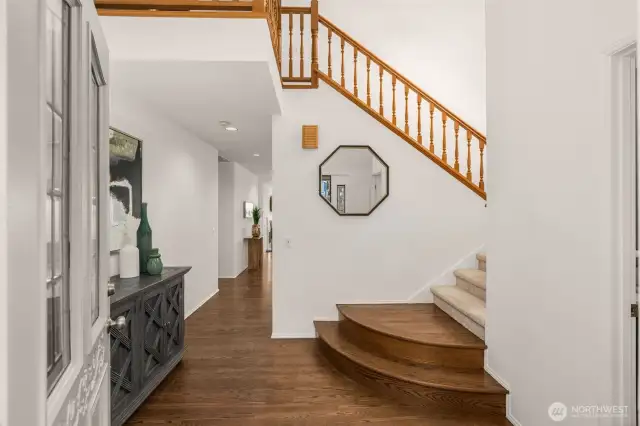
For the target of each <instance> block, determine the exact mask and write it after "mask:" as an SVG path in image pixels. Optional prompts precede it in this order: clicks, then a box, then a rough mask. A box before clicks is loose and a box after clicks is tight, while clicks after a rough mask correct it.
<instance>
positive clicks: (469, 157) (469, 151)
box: [467, 130, 472, 182]
mask: <svg viewBox="0 0 640 426" xmlns="http://www.w3.org/2000/svg"><path fill="white" fill-rule="evenodd" d="M467 180H468V181H469V182H472V174H471V131H469V130H467Z"/></svg>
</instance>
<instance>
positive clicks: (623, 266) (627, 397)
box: [611, 43, 637, 425]
mask: <svg viewBox="0 0 640 426" xmlns="http://www.w3.org/2000/svg"><path fill="white" fill-rule="evenodd" d="M635 52H636V46H635V43H627V45H626V46H625V47H624V48H621V49H617V50H616V51H615V52H614V53H613V55H612V56H611V81H612V85H611V92H612V96H611V108H612V114H611V120H612V123H611V130H612V160H613V167H612V170H613V173H614V176H613V177H612V181H613V185H614V188H613V199H612V202H613V214H612V217H613V223H612V229H613V235H614V238H613V247H612V253H613V257H612V262H613V265H612V267H613V274H614V277H613V278H614V279H613V280H612V283H616V284H615V285H614V287H613V293H614V295H613V301H614V304H615V306H614V309H613V312H614V315H615V316H614V318H612V327H613V330H612V334H613V336H614V337H613V341H612V345H613V347H614V348H617V350H616V352H617V353H619V357H620V358H619V359H618V360H616V361H617V362H616V365H615V366H613V370H612V373H613V376H614V378H615V377H620V378H621V380H620V381H618V380H615V381H614V386H615V387H614V392H615V396H616V399H617V400H619V401H620V404H621V405H627V406H628V407H629V412H630V413H632V418H631V419H630V420H631V423H629V424H630V425H635V424H636V418H635V413H636V405H637V395H636V390H635V389H636V386H635V374H636V373H635V370H636V365H635V350H636V342H635V320H634V319H632V318H631V316H630V314H629V307H630V305H631V304H632V303H635V302H636V301H637V297H636V290H635V286H636V266H635V262H636V249H635V234H636V232H637V230H636V229H635V214H636V212H635V185H636V182H635V179H636V172H635V164H634V158H635V156H636V155H637V153H635V145H636V142H635V140H634V139H635V138H634V135H633V133H634V131H635V130H634V128H635V122H634V117H633V112H632V111H631V108H632V105H633V100H632V99H631V96H630V89H631V88H630V87H629V86H628V82H629V80H630V78H632V77H633V75H632V72H634V71H635V70H634V71H631V69H630V66H631V65H632V63H631V62H630V61H632V60H635V57H634V55H635ZM632 57H633V59H631V58H632ZM636 113H637V112H636ZM632 127H633V129H632Z"/></svg>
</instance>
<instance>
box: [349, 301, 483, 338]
mask: <svg viewBox="0 0 640 426" xmlns="http://www.w3.org/2000/svg"><path fill="white" fill-rule="evenodd" d="M338 311H339V312H340V314H342V315H343V316H344V317H345V318H346V319H348V320H350V321H353V322H355V323H357V324H358V325H360V326H362V327H365V328H367V329H369V330H371V331H374V332H377V333H381V334H384V335H387V336H390V337H393V338H396V339H401V340H406V341H409V342H414V343H418V344H423V345H431V346H443V347H453V348H469V349H486V345H485V344H484V342H483V341H482V340H480V339H478V338H477V337H476V336H474V335H473V333H471V332H469V331H468V330H467V329H466V328H464V327H463V326H461V325H460V324H458V323H457V322H456V321H455V320H453V319H452V318H451V317H450V316H449V315H447V314H446V313H445V312H443V311H442V310H441V309H440V308H438V307H437V306H436V305H434V304H432V303H429V304H427V303H419V304H381V305H338Z"/></svg>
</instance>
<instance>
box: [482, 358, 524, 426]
mask: <svg viewBox="0 0 640 426" xmlns="http://www.w3.org/2000/svg"><path fill="white" fill-rule="evenodd" d="M484 359H485V361H484V371H486V372H487V374H488V375H490V376H491V377H493V378H494V380H495V381H496V382H498V383H500V386H502V387H503V388H505V389H506V390H510V389H511V386H509V383H507V381H506V380H504V379H503V378H502V377H500V376H499V375H498V374H497V373H496V372H495V371H493V370H492V369H491V367H489V365H488V364H487V357H486V356H485V358H484ZM507 419H508V420H509V421H510V422H511V423H512V424H513V425H514V426H522V423H520V421H519V420H518V419H516V418H515V417H514V416H513V413H512V412H511V394H507Z"/></svg>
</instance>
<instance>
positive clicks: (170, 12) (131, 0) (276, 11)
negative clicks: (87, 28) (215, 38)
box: [94, 0, 282, 66]
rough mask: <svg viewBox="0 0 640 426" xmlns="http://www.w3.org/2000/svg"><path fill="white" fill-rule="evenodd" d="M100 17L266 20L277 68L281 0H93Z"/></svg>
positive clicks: (278, 60)
mask: <svg viewBox="0 0 640 426" xmlns="http://www.w3.org/2000/svg"><path fill="white" fill-rule="evenodd" d="M94 1H95V5H96V9H97V10H98V14H99V15H102V16H137V17H151V18H162V17H165V18H241V19H266V20H267V23H268V25H269V32H270V34H271V43H272V45H273V53H274V55H275V57H276V61H277V63H278V66H280V62H281V60H280V53H281V52H282V47H281V43H280V41H281V39H282V37H281V31H282V26H281V19H282V11H281V7H282V0H94Z"/></svg>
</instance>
